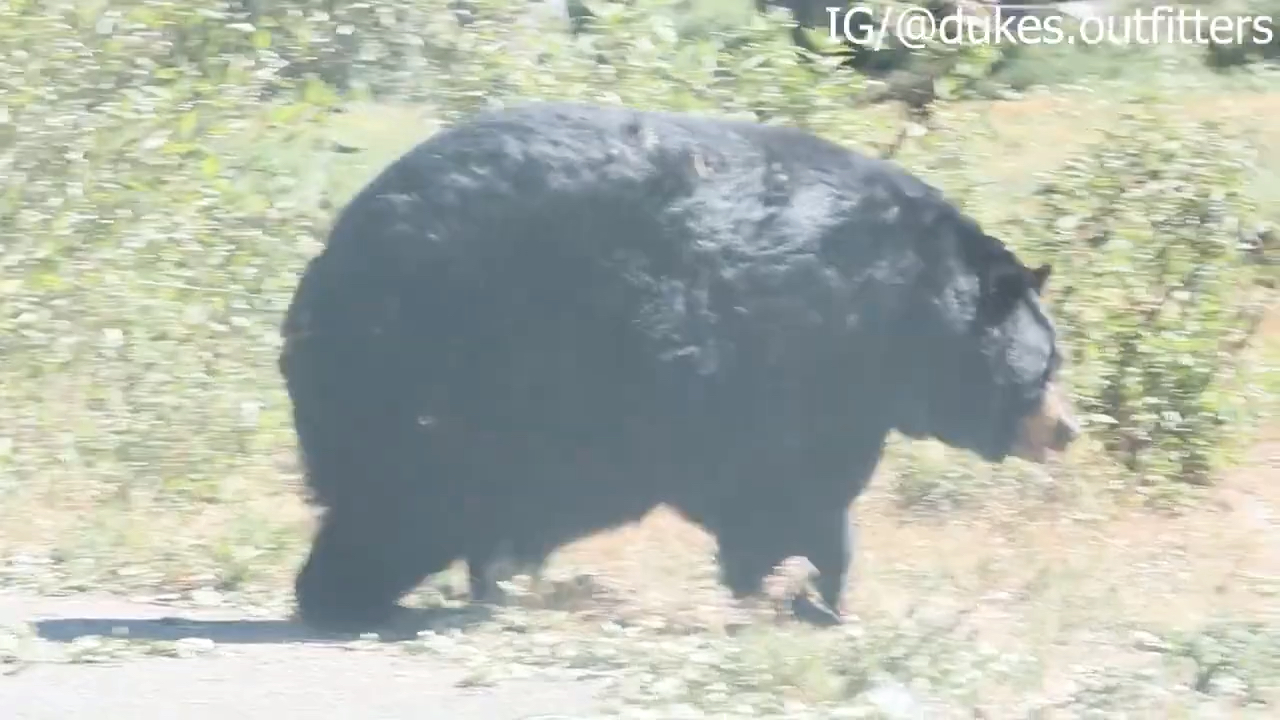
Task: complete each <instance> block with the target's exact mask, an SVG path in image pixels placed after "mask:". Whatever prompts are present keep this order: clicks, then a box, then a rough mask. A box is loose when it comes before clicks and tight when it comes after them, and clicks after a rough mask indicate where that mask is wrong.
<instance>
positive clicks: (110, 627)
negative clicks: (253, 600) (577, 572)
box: [32, 606, 492, 645]
mask: <svg viewBox="0 0 1280 720" xmlns="http://www.w3.org/2000/svg"><path fill="white" fill-rule="evenodd" d="M491 616H492V612H491V610H489V609H488V608H484V607H478V606H473V607H466V608H456V609H455V608H430V609H405V610H404V611H403V612H402V613H401V614H400V615H399V616H397V617H396V618H395V620H393V621H392V622H390V623H388V624H386V625H384V626H382V627H380V628H373V629H370V630H369V631H368V632H369V633H376V634H377V637H376V640H378V641H381V642H402V641H405V640H412V639H414V638H416V637H417V635H418V633H420V632H422V631H424V630H435V631H441V630H445V629H449V628H460V629H461V628H466V627H468V626H471V625H476V624H479V623H482V622H484V621H486V620H488V619H489V618H490V617H491ZM32 625H33V626H34V628H35V631H36V634H37V635H39V637H41V638H42V639H44V640H48V641H51V642H59V643H70V642H75V641H76V640H78V639H80V638H84V637H92V636H102V637H121V638H125V639H129V640H143V641H152V642H157V641H158V642H174V641H178V640H183V639H187V638H200V639H206V640H211V641H213V642H214V643H217V644H220V645H270V644H298V643H304V644H343V643H349V642H352V641H354V640H359V639H361V638H362V634H361V633H359V632H327V631H323V630H317V629H315V628H312V627H310V626H308V625H305V624H304V623H302V622H300V621H297V620H292V619H290V620H196V619H192V618H184V617H177V616H170V617H161V618H154V617H152V618H127V617H108V618H104V617H92V618H90V617H79V618H76V617H72V618H56V619H48V620H39V621H36V622H33V623H32ZM363 637H364V638H368V637H369V636H368V635H364V636H363Z"/></svg>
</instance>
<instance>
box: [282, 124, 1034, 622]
mask: <svg viewBox="0 0 1280 720" xmlns="http://www.w3.org/2000/svg"><path fill="white" fill-rule="evenodd" d="M1038 287H1039V280H1038V276H1036V275H1035V274H1033V273H1032V272H1031V271H1030V270H1028V269H1027V268H1026V267H1024V266H1023V265H1022V264H1021V263H1020V262H1019V261H1018V260H1017V259H1016V258H1015V257H1014V256H1013V255H1012V254H1011V253H1010V252H1009V251H1008V250H1006V249H1005V248H1004V246H1003V245H1002V244H1001V243H1000V242H999V241H998V240H996V239H994V238H992V237H989V236H987V235H985V234H984V233H983V232H982V231H981V230H980V229H979V227H978V226H977V225H976V224H975V223H974V222H972V221H971V220H969V219H967V218H966V217H964V216H963V215H962V214H961V213H960V212H959V211H958V210H957V209H956V208H955V207H953V206H952V205H951V204H949V203H948V202H947V201H946V200H944V198H943V197H942V196H941V195H940V194H939V193H938V192H937V191H935V190H934V189H933V188H931V187H929V186H927V185H925V184H924V183H922V182H920V181H919V180H917V179H915V178H913V177H912V176H911V175H909V174H907V173H906V172H904V171H902V170H901V169H898V168H897V167H895V166H893V165H891V164H888V163H885V162H882V161H879V160H874V159H869V158H866V157H863V156H861V155H858V154H855V153H853V152H850V151H848V150H846V149H844V148H842V147H840V146H837V145H835V144H833V143H830V142H827V141H825V140H822V139H819V138H817V137H814V136H812V135H810V134H808V133H805V132H803V131H800V130H796V129H788V128H782V127H769V126H764V125H758V124H753V123H744V122H731V121H726V120H721V119H712V118H706V117H696V116H690V115H676V114H663V113H654V112H641V111H635V110H629V109H622V108H600V107H589V106H581V105H572V104H531V105H526V106H521V107H519V108H516V109H509V110H505V111H501V112H494V113H491V114H486V115H483V116H480V117H476V118H474V119H472V120H470V121H468V122H465V123H462V124H459V125H457V126H455V127H453V128H451V129H449V130H445V131H442V132H440V133H439V134H437V135H435V136H434V137H432V138H430V139H429V140H427V141H426V142H424V143H423V144H421V145H420V146H418V147H417V148H416V149H414V150H412V151H410V152H409V153H408V154H406V155H405V156H404V157H403V158H401V159H400V160H399V161H397V162H396V163H394V164H393V165H392V166H390V167H389V168H388V169H386V170H385V171H384V172H383V173H382V174H381V175H380V176H379V177H378V178H376V179H375V180H374V181H373V182H372V183H371V184H370V185H369V186H368V187H367V188H365V189H364V190H363V191H362V192H361V193H360V194H359V195H358V196H357V197H356V198H355V199H354V200H353V201H352V202H351V203H350V205H349V206H348V207H347V208H346V209H345V211H344V212H343V213H342V214H341V216H340V217H339V218H338V220H337V222H336V225H335V227H334V228H333V231H332V234H331V237H330V239H329V242H328V245H327V247H326V249H325V250H324V252H323V253H322V254H321V255H320V256H318V257H317V258H315V259H314V260H313V261H312V262H311V263H310V264H309V266H308V267H307V269H306V272H305V274H304V275H303V277H302V280H301V282H300V284H299V287H298V289H297V294H296V296H295V298H294V300H293V304H292V306H291V308H290V310H289V313H288V317H287V319H286V321H285V326H284V334H285V336H286V338H287V344H286V348H285V351H284V352H283V353H282V356H281V370H282V372H283V374H284V376H285V378H286V380H287V385H288V390H289V394H290V396H291V398H292V402H293V404H294V413H295V423H296V428H297V433H298V438H299V443H300V447H301V451H302V455H303V459H304V461H305V465H306V468H307V478H308V484H309V487H310V490H311V492H312V494H313V496H314V500H315V502H317V503H318V504H319V505H321V506H323V507H325V508H327V513H326V515H325V517H324V520H323V524H322V528H321V530H320V531H319V535H318V537H317V539H316V543H315V547H314V548H313V550H312V554H311V557H310V558H309V560H308V562H307V564H306V566H305V567H304V568H303V570H302V571H301V573H300V575H299V578H298V585H297V591H298V598H299V604H300V609H301V611H302V614H303V616H304V617H306V618H308V619H310V620H312V621H314V622H316V623H320V624H325V625H333V626H353V625H360V624H367V623H374V622H378V621H380V620H382V619H384V618H386V617H387V616H388V613H390V612H391V611H392V610H393V609H394V603H395V601H396V600H397V599H398V598H399V597H400V596H401V595H402V594H403V593H405V592H406V591H408V590H410V589H412V588H413V587H414V586H415V585H416V584H417V583H418V582H420V581H421V580H422V579H423V578H424V577H425V576H426V575H427V574H430V573H432V572H435V571H438V570H441V569H443V568H444V567H445V566H446V565H447V564H448V563H450V562H452V561H453V560H454V559H457V558H459V557H465V558H467V559H468V560H469V561H470V562H472V563H473V564H475V565H481V566H482V565H484V564H487V563H488V562H489V561H491V560H492V559H493V558H494V556H495V554H496V553H497V552H498V551H499V550H500V549H502V548H503V547H506V548H507V549H508V550H509V551H510V552H511V553H512V554H514V555H515V556H516V557H517V558H519V559H522V560H525V561H527V562H531V563H535V564H536V563H540V562H541V561H542V560H543V559H544V558H545V557H546V556H547V555H548V554H549V553H550V552H551V551H553V550H554V549H555V548H556V547H557V546H559V545H561V544H563V543H565V542H567V541H570V540H573V539H575V538H577V537H580V536H583V535H585V534H589V533H591V532H594V531H597V530H600V529H603V528H606V527H609V526H613V525H617V524H621V523H624V522H627V521H630V520H633V519H636V518H638V517H639V516H641V515H642V514H643V513H645V512H646V511H648V510H649V509H651V508H652V507H654V506H655V505H656V504H658V503H663V502H665V503H668V504H670V505H671V506H673V507H675V508H676V509H678V510H679V511H681V512H683V513H684V514H685V515H686V516H687V517H689V518H690V519H691V520H693V521H695V522H697V523H700V524H701V525H702V526H704V527H706V528H707V529H708V530H709V531H710V532H712V533H714V534H715V535H716V537H717V538H718V540H719V544H720V550H719V554H720V556H719V561H720V564H721V567H722V569H723V572H724V578H725V581H726V583H727V584H728V585H729V587H730V588H731V589H732V590H733V592H734V593H735V594H736V595H738V596H742V595H746V594H748V593H751V592H754V591H756V590H757V589H758V588H759V582H760V580H761V578H762V576H763V575H765V574H767V573H768V572H769V571H770V569H771V568H772V566H773V564H774V563H776V562H778V561H780V560H782V559H784V558H785V557H788V556H792V555H804V556H807V557H808V558H809V560H810V562H812V563H813V564H814V566H816V567H817V569H818V570H819V571H820V573H821V577H822V580H821V581H820V585H821V592H822V595H823V598H824V600H826V602H827V603H828V604H829V605H831V606H832V607H833V608H838V607H839V601H840V597H841V588H842V587H843V585H844V582H843V581H844V577H845V572H846V567H847V565H848V563H849V559H850V555H851V552H852V549H851V546H850V541H849V539H848V538H849V531H850V522H849V517H848V508H849V505H850V502H851V501H852V500H853V499H854V498H856V497H857V495H858V494H859V493H860V492H861V491H862V489H863V486H864V485H865V483H866V481H867V479H868V477H869V476H870V475H871V473H872V471H873V469H874V468H875V466H876V463H877V461H878V459H879V457H880V453H881V450H882V445H883V442H884V440H885V437H886V435H887V433H888V432H889V431H890V430H891V429H894V428H897V429H899V430H901V431H903V432H905V433H908V434H910V435H913V436H933V437H938V438H940V439H942V440H943V441H946V442H948V443H951V444H953V445H956V446H958V447H964V448H969V449H972V450H973V451H975V452H977V453H979V454H980V455H982V456H983V457H985V458H988V459H990V460H992V461H999V460H1001V459H1003V458H1004V457H1005V456H1006V455H1007V454H1008V453H1009V452H1010V447H1011V445H1012V443H1013V442H1014V440H1013V436H1014V434H1015V428H1016V424H1017V422H1018V421H1019V419H1020V418H1021V417H1022V416H1023V415H1025V414H1026V413H1028V412H1030V411H1031V408H1032V407H1033V406H1034V405H1035V403H1036V402H1037V400H1038V398H1039V394H1040V393H1042V392H1044V386H1045V383H1046V378H1047V376H1048V371H1049V369H1050V367H1051V366H1052V365H1054V364H1055V363H1056V362H1057V354H1056V348H1055V336H1054V330H1053V327H1052V325H1051V324H1050V323H1049V321H1048V320H1047V319H1046V317H1045V315H1044V313H1043V312H1042V310H1041V308H1040V306H1039V300H1038V298H1037V291H1038ZM479 590H481V589H479V588H473V591H477V592H478V591H479Z"/></svg>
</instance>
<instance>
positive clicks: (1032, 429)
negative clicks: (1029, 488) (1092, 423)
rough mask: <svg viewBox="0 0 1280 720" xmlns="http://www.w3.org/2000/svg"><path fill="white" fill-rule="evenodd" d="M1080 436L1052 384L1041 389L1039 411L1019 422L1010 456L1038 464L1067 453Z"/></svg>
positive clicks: (1073, 419) (1067, 409) (1066, 407)
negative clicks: (1016, 437) (1052, 454)
mask: <svg viewBox="0 0 1280 720" xmlns="http://www.w3.org/2000/svg"><path fill="white" fill-rule="evenodd" d="M1079 436H1080V424H1079V423H1078V422H1077V421H1076V419H1075V417H1074V416H1072V414H1071V409H1070V406H1069V405H1068V403H1067V401H1066V399H1065V398H1064V397H1063V395H1062V391H1061V390H1059V389H1058V386H1057V385H1056V384H1053V383H1050V384H1049V386H1048V387H1047V388H1045V392H1044V397H1043V399H1042V400H1041V402H1040V407H1039V408H1037V409H1036V411H1035V412H1033V413H1031V414H1030V415H1028V416H1027V417H1026V418H1024V419H1023V420H1022V424H1021V427H1019V429H1018V441H1017V442H1016V443H1015V444H1014V447H1013V453H1012V454H1013V456H1014V457H1018V458H1022V459H1023V460H1030V461H1031V462H1036V463H1042V462H1044V461H1046V460H1048V459H1049V455H1050V454H1051V453H1060V452H1063V451H1065V450H1066V449H1067V447H1068V446H1069V445H1071V443H1072V442H1074V441H1075V439H1076V438H1077V437H1079Z"/></svg>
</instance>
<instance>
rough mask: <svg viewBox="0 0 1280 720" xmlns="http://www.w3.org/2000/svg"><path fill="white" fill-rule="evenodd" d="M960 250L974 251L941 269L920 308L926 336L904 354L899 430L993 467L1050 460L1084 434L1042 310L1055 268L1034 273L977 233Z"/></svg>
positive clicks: (918, 337) (919, 335) (917, 334)
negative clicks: (1012, 460) (1010, 460)
mask: <svg viewBox="0 0 1280 720" xmlns="http://www.w3.org/2000/svg"><path fill="white" fill-rule="evenodd" d="M975 242H976V243H979V247H978V249H977V251H976V252H975V251H974V249H973V247H972V245H973V244H974V243H975ZM961 245H962V246H963V245H969V246H970V247H969V248H967V249H966V250H965V251H962V252H961V253H959V255H958V256H953V257H951V258H950V260H952V262H947V263H941V264H940V267H941V266H946V267H947V270H946V271H945V272H944V273H941V274H939V275H935V276H934V278H935V282H934V283H930V284H931V285H932V286H933V287H934V288H941V291H940V292H939V293H936V294H934V295H933V296H932V297H930V298H929V299H928V300H927V301H926V302H925V303H923V305H922V306H919V307H920V312H921V315H920V316H917V317H918V319H919V320H920V321H921V322H920V325H919V326H918V327H919V328H921V329H920V330H917V331H911V332H910V333H909V334H911V335H912V336H913V337H912V338H911V340H910V341H908V342H907V344H906V347H907V350H908V351H907V354H906V356H905V357H903V356H901V355H900V356H899V359H902V360H903V361H904V363H903V367H902V368H901V370H905V371H906V372H907V377H906V378H904V381H905V385H904V386H903V388H904V392H903V393H901V394H900V400H901V401H900V402H899V403H898V405H899V411H900V412H899V414H898V418H897V422H896V423H895V427H896V428H897V429H898V430H899V431H900V432H902V433H904V434H906V435H908V436H910V437H934V438H937V439H938V440H941V441H942V442H944V443H946V444H948V445H950V446H952V447H956V448H963V449H967V450H971V451H973V452H975V453H977V454H978V455H980V456H981V457H983V458H984V459H986V460H988V461H992V462H1000V461H1003V460H1004V459H1005V458H1007V457H1010V456H1013V457H1018V458H1023V459H1026V460H1030V461H1032V462H1037V463H1039V462H1044V461H1045V460H1046V459H1047V458H1048V457H1049V456H1050V454H1051V453H1054V452H1062V451H1063V450H1065V449H1066V448H1067V446H1068V445H1070V444H1071V442H1072V441H1073V440H1075V438H1076V437H1077V435H1078V434H1079V432H1080V430H1079V425H1078V423H1077V421H1076V419H1075V418H1074V417H1073V415H1072V412H1071V409H1070V406H1069V403H1068V402H1067V401H1066V399H1065V397H1064V396H1063V393H1062V391H1061V390H1060V389H1059V387H1058V384H1057V381H1058V371H1059V368H1060V366H1061V363H1062V358H1061V355H1060V354H1059V348H1058V342H1057V333H1056V330H1055V328H1054V325H1053V322H1052V321H1051V320H1050V319H1049V316H1048V314H1047V312H1046V311H1045V309H1044V307H1043V306H1042V304H1041V293H1042V292H1043V290H1044V287H1045V284H1046V282H1047V281H1048V280H1049V276H1050V275H1051V273H1052V268H1051V266H1049V265H1043V266H1041V267H1039V268H1036V269H1030V268H1028V267H1026V266H1025V265H1023V264H1022V263H1021V262H1020V261H1019V260H1018V259H1017V258H1016V257H1015V256H1014V255H1013V254H1012V253H1011V252H1009V251H1008V250H1006V249H1005V248H1004V246H1003V244H1001V243H1000V242H999V241H998V240H996V239H994V238H991V237H988V236H985V235H983V234H981V233H980V232H979V233H977V236H976V237H968V238H964V239H963V240H962V242H961ZM925 306H927V309H926V308H925ZM925 328H927V329H925Z"/></svg>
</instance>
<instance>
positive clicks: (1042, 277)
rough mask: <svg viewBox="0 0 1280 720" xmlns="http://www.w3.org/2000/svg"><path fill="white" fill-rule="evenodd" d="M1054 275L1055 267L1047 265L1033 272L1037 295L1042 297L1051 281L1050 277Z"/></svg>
mask: <svg viewBox="0 0 1280 720" xmlns="http://www.w3.org/2000/svg"><path fill="white" fill-rule="evenodd" d="M1052 274H1053V266H1052V265H1050V264H1048V263H1045V264H1044V265H1041V266H1040V267H1038V268H1036V269H1035V270H1032V271H1031V277H1032V278H1034V279H1035V286H1034V287H1035V290H1036V294H1037V295H1040V294H1042V293H1043V291H1044V284H1045V283H1046V282H1048V281H1049V276H1050V275H1052Z"/></svg>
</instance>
